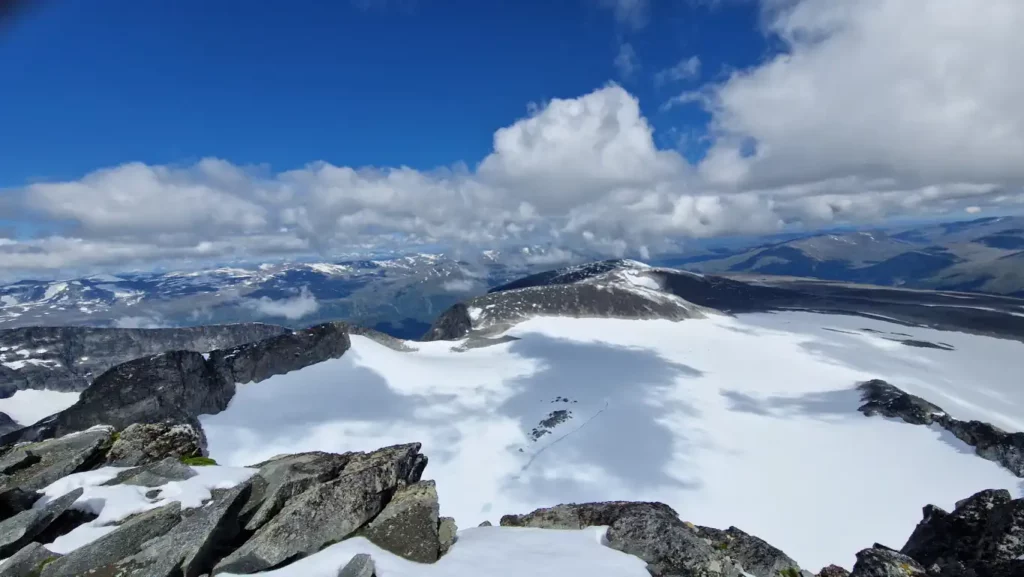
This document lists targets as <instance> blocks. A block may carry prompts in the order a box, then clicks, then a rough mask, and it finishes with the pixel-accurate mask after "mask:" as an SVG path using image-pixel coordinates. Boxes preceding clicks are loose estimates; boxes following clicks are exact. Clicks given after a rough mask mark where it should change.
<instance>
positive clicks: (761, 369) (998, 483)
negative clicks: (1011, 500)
mask: <svg viewBox="0 0 1024 577" xmlns="http://www.w3.org/2000/svg"><path fill="white" fill-rule="evenodd" d="M862 329H872V330H873V331H879V332H870V331H865V330H862ZM897 333H899V334H897ZM509 334H510V335H512V336H516V337H519V340H517V341H513V342H507V343H503V344H499V345H495V346H491V347H486V348H476V349H470V350H468V351H465V352H453V351H452V350H451V348H452V346H453V343H446V342H434V343H417V347H418V349H419V350H418V351H415V352H408V353H401V352H396V351H394V350H392V349H389V348H387V347H384V346H381V345H379V344H377V343H375V342H373V341H371V340H369V339H366V338H364V337H360V336H353V337H352V349H351V350H350V351H349V352H348V353H346V354H345V355H344V356H343V357H342V358H340V359H336V360H332V361H327V362H324V363H320V364H317V365H313V366H311V367H307V368H306V369H303V370H301V371H296V372H293V373H289V374H286V375H281V376H278V377H274V378H272V379H269V380H267V381H264V382H261V383H256V384H248V385H242V386H240V387H239V388H238V392H237V394H236V396H235V398H234V399H233V400H232V401H231V404H230V406H229V407H228V409H227V410H226V411H225V412H223V413H220V414H218V415H211V416H204V417H202V418H201V421H202V423H203V427H204V429H205V430H206V434H207V437H208V439H209V447H210V451H211V455H212V456H213V457H214V458H216V459H217V460H218V462H221V463H225V464H230V465H249V464H252V463H256V462H259V461H261V460H264V459H267V458H269V457H271V456H274V455H277V454H280V453H291V452H296V451H303V450H328V451H345V450H370V449H375V448H377V447H380V446H382V445H386V444H391V443H402V442H409V441H421V442H423V452H424V453H425V454H426V455H428V457H429V458H430V464H429V466H428V467H427V472H426V477H428V478H432V479H435V480H436V481H437V483H438V485H437V486H438V493H439V496H440V500H441V510H442V514H445V515H451V516H454V517H455V518H456V520H457V521H458V523H459V525H460V526H461V527H475V526H476V525H477V524H479V523H480V522H481V521H483V520H490V521H492V522H496V521H497V520H498V519H499V518H500V516H501V515H503V514H506V513H525V512H528V511H530V510H533V509H534V508H537V507H543V506H551V505H555V504H558V503H567V502H584V501H598V500H612V499H625V500H656V501H663V502H665V503H668V504H669V505H671V506H672V507H674V508H675V509H676V510H677V511H678V512H679V513H680V515H681V517H682V518H683V519H684V520H687V521H692V522H694V523H698V524H703V525H710V526H714V527H720V528H725V527H729V526H730V525H735V526H737V527H739V528H741V529H743V530H745V531H747V532H749V533H752V534H755V535H757V536H759V537H761V538H763V539H765V540H766V541H768V542H770V543H772V544H773V545H775V546H777V547H780V548H781V549H783V550H784V551H786V552H787V553H788V554H789V555H790V556H792V557H793V558H795V559H796V560H797V561H799V562H800V563H801V564H802V566H804V567H808V568H811V569H814V570H816V569H817V568H819V567H821V566H822V565H826V564H829V563H839V564H842V565H845V566H847V567H850V566H852V564H853V560H854V559H853V556H854V553H855V552H856V551H858V550H860V549H863V548H865V547H869V546H870V545H871V544H872V543H874V542H876V541H878V542H882V543H886V544H888V545H890V546H896V547H899V546H902V544H903V542H904V541H905V539H906V538H907V536H908V535H909V534H910V532H911V531H912V530H913V528H914V526H915V524H916V523H917V522H918V521H919V520H920V515H921V507H922V506H923V505H925V504H927V503H933V504H936V505H939V506H942V507H946V508H951V507H952V506H953V504H954V502H955V501H957V500H959V499H962V498H964V497H966V496H968V495H970V494H972V493H974V492H976V491H978V490H980V489H985V488H1006V489H1009V490H1010V491H1011V492H1013V493H1014V494H1018V495H1019V494H1020V486H1019V481H1020V480H1019V479H1017V478H1016V477H1014V476H1013V475H1012V474H1010V473H1009V472H1007V471H1006V470H1004V469H1003V468H1001V467H1000V466H999V465H997V464H996V463H993V462H990V461H987V460H984V459H981V458H979V457H978V456H976V455H974V454H973V450H972V449H971V448H969V447H967V446H966V445H964V444H963V443H961V442H960V441H958V440H956V439H955V438H953V437H952V436H951V435H949V434H948V433H946V432H943V431H941V430H939V429H930V428H927V427H919V426H913V425H909V424H906V423H903V422H898V421H894V420H887V419H882V418H877V417H875V418H867V417H864V416H863V415H861V414H860V413H858V412H857V410H856V409H857V407H858V406H859V404H860V403H859V395H858V393H857V392H856V391H855V390H854V386H855V385H856V383H858V382H860V381H864V380H867V379H872V378H884V379H887V380H889V381H890V382H892V383H893V384H895V385H897V386H899V387H902V388H904V389H905V390H907V391H909V392H912V393H916V394H919V395H922V396H924V397H925V398H927V399H928V400H930V401H932V402H934V403H936V404H938V405H940V406H942V407H943V408H945V409H946V410H947V411H949V412H950V413H951V414H953V415H954V416H956V417H959V418H965V419H980V420H984V421H988V422H991V423H993V424H996V425H998V426H1000V427H1004V428H1007V429H1011V430H1024V422H1022V417H1021V415H1024V388H1021V387H1020V383H1019V375H1020V374H1021V373H1022V372H1024V344H1022V343H1020V342H1016V341H1009V340H1000V339H994V338H987V337H979V336H973V335H966V334H959V333H950V332H940V331H933V330H928V329H918V328H907V327H903V326H900V325H895V324H890V323H886V322H882V321H878V320H873V319H865V318H860V317H851V316H830V315H819V314H811V313H783V314H753V315H743V316H741V317H739V318H733V317H726V316H721V315H711V316H710V317H709V318H706V319H691V320H686V321H682V322H677V323H674V322H670V321H631V320H612V319H561V318H537V319H533V320H530V321H527V322H524V323H521V324H519V325H517V326H516V327H515V328H514V329H512V330H511V331H509ZM900 334H904V335H912V336H913V338H915V339H918V340H923V341H933V342H942V343H946V344H948V345H951V346H952V347H954V350H938V349H927V348H917V347H911V346H906V345H904V344H902V343H900V342H898V340H890V339H901V338H906V337H903V336H901V335H900ZM557 410H565V411H568V412H569V415H568V416H569V418H568V420H567V421H566V422H564V423H562V424H558V425H555V426H553V427H551V428H550V430H549V432H539V433H537V432H536V428H537V427H538V424H539V423H540V421H542V420H544V419H545V418H546V417H548V416H550V415H551V414H552V412H553V411H557ZM531 432H534V433H535V434H534V435H531ZM534 437H537V440H536V441H535V440H534ZM829 528H831V529H829Z"/></svg>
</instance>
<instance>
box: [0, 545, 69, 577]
mask: <svg viewBox="0 0 1024 577" xmlns="http://www.w3.org/2000/svg"><path fill="white" fill-rule="evenodd" d="M59 557H60V555H58V554H56V553H54V552H53V551H50V550H49V549H47V548H46V547H43V546H42V545H40V544H39V543H29V544H28V545H26V546H25V547H23V548H22V549H21V550H20V551H18V552H17V553H15V554H14V555H12V556H11V557H10V558H8V559H7V560H6V561H3V562H0V575H3V576H4V577H38V575H39V572H40V570H41V568H42V567H45V566H46V565H47V564H48V563H52V562H53V561H54V560H56V559H57V558H59Z"/></svg>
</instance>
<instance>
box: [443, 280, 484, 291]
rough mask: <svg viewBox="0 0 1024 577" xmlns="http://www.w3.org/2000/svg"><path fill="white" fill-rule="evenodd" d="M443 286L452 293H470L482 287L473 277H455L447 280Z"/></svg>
mask: <svg viewBox="0 0 1024 577" xmlns="http://www.w3.org/2000/svg"><path fill="white" fill-rule="evenodd" d="M441 288H443V289H444V290H446V291H448V292H451V293H468V292H471V291H474V290H478V289H480V288H481V286H480V284H479V283H478V282H477V281H474V280H471V279H453V280H448V281H445V282H444V283H443V284H442V285H441Z"/></svg>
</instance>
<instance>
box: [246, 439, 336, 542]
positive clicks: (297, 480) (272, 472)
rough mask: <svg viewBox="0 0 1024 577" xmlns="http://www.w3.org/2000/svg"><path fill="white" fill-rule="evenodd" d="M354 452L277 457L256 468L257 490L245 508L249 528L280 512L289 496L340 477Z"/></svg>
mask: <svg viewBox="0 0 1024 577" xmlns="http://www.w3.org/2000/svg"><path fill="white" fill-rule="evenodd" d="M351 455H352V454H351V453H346V454H342V455H339V454H335V453H323V452H311V453H299V454H295V455H285V456H282V457H277V458H274V459H271V460H269V461H265V462H263V463H259V464H257V465H252V468H255V469H259V471H258V472H257V473H256V476H255V477H254V478H253V490H252V492H251V494H250V496H249V499H248V502H247V503H246V505H245V507H243V509H242V512H241V517H242V518H243V519H244V520H245V521H246V522H245V529H246V530H247V531H255V530H257V529H259V528H260V527H262V526H263V525H264V524H265V523H266V522H267V521H269V520H270V518H271V517H273V516H274V515H276V514H277V513H278V512H279V511H280V510H281V508H282V507H284V505H285V503H287V502H288V500H289V499H291V498H292V497H295V496H296V495H299V494H301V493H303V492H305V491H306V490H307V489H309V488H310V487H312V486H313V485H317V484H320V483H325V482H327V481H330V480H331V479H336V478H337V477H338V475H340V474H341V471H342V469H344V468H345V465H346V464H347V463H348V462H349V460H350V458H351Z"/></svg>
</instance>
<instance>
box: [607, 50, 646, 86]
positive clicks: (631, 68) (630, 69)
mask: <svg viewBox="0 0 1024 577" xmlns="http://www.w3.org/2000/svg"><path fill="white" fill-rule="evenodd" d="M613 64H615V70H617V71H618V73H619V77H620V78H622V79H625V80H628V79H630V78H633V76H635V75H636V71H637V70H638V69H639V68H640V58H639V57H638V56H637V55H636V50H633V45H632V44H630V43H628V42H623V43H622V44H620V45H619V53H618V54H616V55H615V60H614V62H613Z"/></svg>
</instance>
